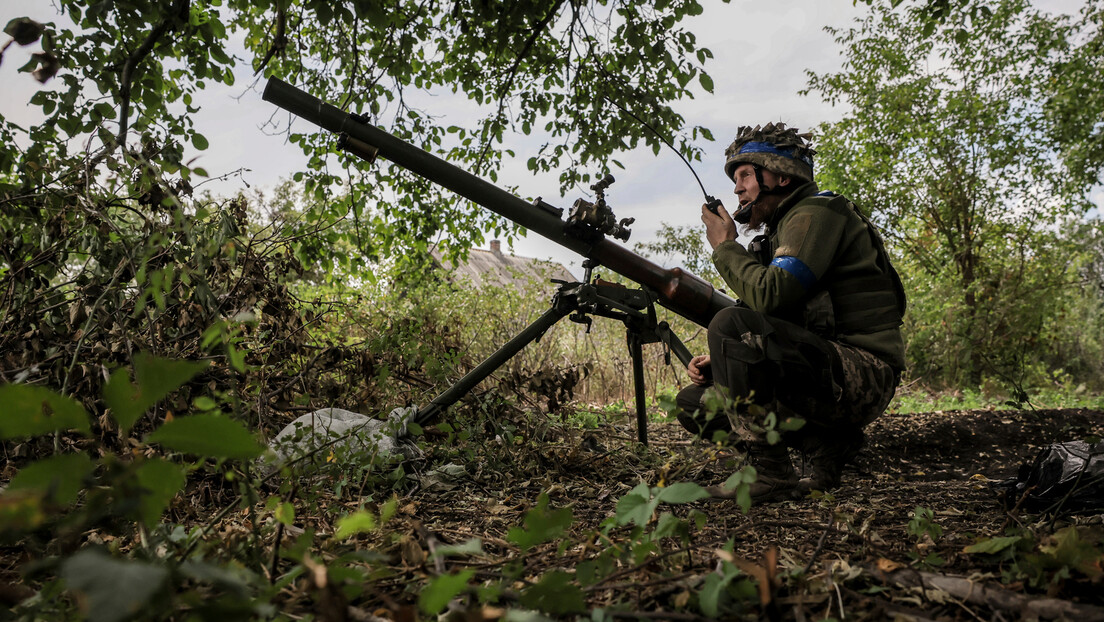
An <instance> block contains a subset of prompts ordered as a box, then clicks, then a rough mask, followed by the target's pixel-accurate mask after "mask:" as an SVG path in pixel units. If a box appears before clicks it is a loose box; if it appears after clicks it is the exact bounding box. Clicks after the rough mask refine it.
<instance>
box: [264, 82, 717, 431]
mask: <svg viewBox="0 0 1104 622" xmlns="http://www.w3.org/2000/svg"><path fill="white" fill-rule="evenodd" d="M263 97H264V99H265V100H266V101H269V102H272V103H273V104H276V105H277V106H279V107H280V108H283V109H285V110H287V111H288V112H290V113H292V114H294V115H296V116H298V117H301V118H303V119H305V120H307V121H310V122H311V123H314V124H315V125H318V126H319V127H321V128H323V129H325V130H329V131H330V132H334V133H336V134H338V136H339V137H338V141H337V146H338V148H340V149H342V150H344V151H346V152H348V153H350V154H352V155H354V156H357V157H359V158H361V159H363V160H365V161H366V162H369V163H371V162H373V161H374V160H375V159H376V158H377V157H379V156H382V157H384V158H386V159H387V160H390V161H391V162H393V163H395V164H398V165H399V166H401V167H403V168H405V169H407V170H409V171H411V172H412V173H414V174H416V175H420V176H422V177H424V178H426V179H428V180H429V181H432V182H433V183H435V184H437V185H439V186H441V187H444V188H447V189H449V190H451V191H453V192H455V193H456V194H458V195H460V196H462V197H464V198H466V199H468V200H469V201H472V202H473V203H476V204H478V205H481V206H483V207H485V208H487V209H489V210H491V211H492V212H494V213H496V214H498V215H500V216H502V217H504V218H508V219H510V220H512V221H513V222H515V223H517V224H518V225H520V226H522V227H525V228H526V229H528V230H529V231H533V232H535V233H538V234H540V235H542V236H544V237H546V238H548V239H549V240H552V241H553V242H555V243H557V244H559V245H560V246H563V247H564V248H567V249H568V250H571V251H573V252H575V253H578V254H579V255H582V256H583V257H585V258H586V260H585V261H584V262H583V268H584V270H585V276H584V277H583V280H582V281H581V282H574V283H568V282H565V281H555V282H556V283H557V284H558V285H559V287H558V289H557V290H556V293H555V295H554V296H553V298H552V305H551V308H550V309H548V311H546V312H545V313H544V314H543V315H541V316H540V317H539V318H537V319H536V320H535V321H533V323H532V324H530V325H529V326H528V327H526V328H525V329H524V330H522V331H521V332H520V333H518V334H517V335H516V336H515V337H514V338H512V339H510V341H508V342H507V343H506V344H505V345H503V346H502V347H500V348H499V349H498V351H496V352H495V353H494V354H492V355H491V356H490V357H489V358H487V360H485V361H483V362H482V363H480V364H479V365H478V366H476V367H475V369H473V370H472V371H470V372H469V373H468V374H467V375H465V376H464V377H463V378H461V379H460V380H459V381H457V382H456V383H455V384H454V385H452V386H451V387H449V388H448V389H446V390H445V391H444V392H443V393H441V394H440V395H438V396H437V397H435V398H433V401H431V402H430V403H429V404H428V405H427V406H426V407H424V408H421V409H419V410H418V411H417V413H416V414H415V415H414V417H413V421H415V422H416V423H419V424H425V423H428V422H430V421H432V420H434V419H435V418H437V417H438V416H439V415H441V414H442V413H443V412H444V410H445V409H447V408H448V407H449V406H451V405H452V404H454V403H456V402H457V401H458V400H459V399H460V398H462V397H463V396H464V395H466V394H467V393H468V392H469V391H471V390H472V389H474V388H475V386H476V385H477V384H479V383H480V382H481V381H482V380H483V379H484V378H486V377H487V376H489V375H491V374H492V373H494V371H495V370H497V369H498V368H499V367H501V366H502V365H503V364H505V363H506V361H508V360H509V359H510V358H511V357H513V356H514V355H515V354H517V353H518V352H520V351H521V350H522V349H523V348H524V347H525V346H526V345H528V344H529V343H531V342H533V341H536V340H537V339H539V338H540V337H541V336H542V335H543V334H544V333H545V332H546V331H547V330H548V329H549V328H551V327H552V326H553V325H554V324H555V323H556V322H558V321H560V320H561V319H563V318H565V317H568V318H569V319H571V320H572V321H575V322H580V323H583V324H586V325H587V326H588V328H589V325H590V323H591V318H590V316H591V315H597V316H602V317H609V318H613V319H616V320H620V321H621V322H623V323H624V324H625V327H626V332H627V340H628V347H629V354H630V357H631V358H632V365H633V384H634V389H635V392H636V417H637V436H638V438H639V440H640V442H641V443H647V442H648V428H647V419H646V415H645V403H644V364H643V350H642V346H643V345H644V344H646V343H663V344H665V346H666V347H667V348H668V361H669V360H670V358H669V354H670V353H672V352H673V353H674V354H675V356H676V357H677V358H678V360H679V361H680V362H681V363H682V364H683V365H686V364H688V363H689V362H690V359H691V358H692V357H691V356H690V352H689V350H687V348H686V346H685V345H684V344H683V343H682V341H680V340H679V338H678V337H677V336H676V335H675V334H674V333H673V332H671V328H670V326H669V325H668V324H667V322H660V321H657V318H656V311H655V305H656V304H659V305H660V306H663V307H666V308H668V309H670V310H672V311H674V312H675V313H677V314H679V315H681V316H682V317H685V318H687V319H689V320H691V321H693V322H695V323H697V324H699V325H701V326H708V325H709V321H710V320H711V319H712V318H713V316H714V315H716V313H717V312H718V311H720V310H721V309H723V308H725V307H729V306H732V305H735V304H736V301H735V300H733V299H732V298H729V297H728V296H726V295H724V294H722V293H721V292H718V291H716V289H714V287H713V286H712V285H711V284H710V283H708V282H707V281H705V280H702V279H700V278H698V277H696V276H694V275H693V274H690V273H689V272H686V271H685V270H682V269H681V268H670V269H667V268H663V267H661V266H658V265H656V264H654V263H652V262H651V261H648V260H647V259H645V258H643V257H641V256H640V255H637V254H636V253H634V252H632V251H630V250H628V249H626V248H625V247H623V246H621V245H619V244H617V243H616V242H614V241H613V240H611V239H610V238H611V237H612V238H615V239H619V240H622V241H627V240H628V238H629V235H630V233H631V231H630V230H629V228H628V226H629V225H630V224H632V222H633V219H631V218H630V219H623V220H621V221H618V220H617V219H616V217H615V216H614V215H613V211H612V210H611V209H610V207H609V205H608V204H607V203H606V199H605V192H606V190H607V189H608V188H609V186H610V184H612V183H613V181H614V179H613V177H612V176H610V175H607V176H606V177H605V178H603V179H602V180H601V181H599V182H598V183H596V184H594V185H593V186H591V189H592V190H594V192H595V200H594V201H593V202H592V201H587V200H585V199H579V200H577V201H575V204H574V205H573V206H572V208H571V211H570V212H569V213H568V216H567V219H566V220H563V219H562V217H563V210H562V209H560V208H557V207H553V206H552V205H549V204H548V203H546V202H545V201H543V200H542V199H541V198H540V197H538V198H537V199H536V200H534V201H533V202H532V203H530V202H528V201H525V200H524V199H521V198H519V197H517V196H515V195H513V194H510V193H509V192H506V191H505V190H502V189H501V188H498V187H497V186H495V185H493V184H491V183H489V182H487V181H485V180H483V179H481V178H479V177H477V176H475V175H472V174H471V173H468V172H467V171H464V170H462V169H460V168H458V167H456V166H454V165H452V164H449V163H448V162H446V161H444V160H442V159H441V158H438V157H437V156H435V155H433V154H430V153H428V152H426V151H424V150H422V149H419V148H418V147H415V146H414V145H411V144H410V143H408V142H406V141H404V140H402V139H400V138H398V137H396V136H393V135H392V134H389V133H387V132H385V131H383V130H381V129H379V128H378V127H375V126H373V125H372V124H370V123H368V122H367V121H366V120H365V119H364V118H362V117H360V116H358V115H353V114H349V113H347V112H344V111H342V110H340V109H339V108H337V107H336V106H333V105H330V104H328V103H326V102H324V101H322V100H320V99H318V98H317V97H314V96H313V95H311V94H309V93H306V92H305V91H303V90H301V89H299V88H296V87H294V86H292V85H290V84H288V83H286V82H283V81H281V80H279V79H276V78H271V79H269V81H268V84H267V85H266V86H265V90H264V95H263ZM708 198H711V197H708ZM607 236H608V237H607ZM599 266H605V267H606V268H608V269H610V270H612V271H614V272H616V273H618V274H620V275H622V276H624V277H626V278H628V279H630V280H632V281H635V282H636V283H639V284H640V285H641V287H640V288H639V289H633V288H627V287H623V286H621V285H617V284H613V283H608V282H605V281H602V280H601V279H598V278H596V277H594V269H595V268H597V267H599Z"/></svg>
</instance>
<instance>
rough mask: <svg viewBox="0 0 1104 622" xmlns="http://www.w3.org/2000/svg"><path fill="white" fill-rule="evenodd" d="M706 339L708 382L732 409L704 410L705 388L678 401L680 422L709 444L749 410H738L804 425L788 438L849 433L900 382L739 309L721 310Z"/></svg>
mask: <svg viewBox="0 0 1104 622" xmlns="http://www.w3.org/2000/svg"><path fill="white" fill-rule="evenodd" d="M708 337H709V355H710V371H711V372H712V378H713V381H714V383H715V384H716V386H717V388H719V389H720V393H721V394H722V395H724V396H726V397H727V398H731V399H732V400H735V401H734V402H732V403H734V404H735V407H734V408H728V409H726V411H725V412H717V411H716V409H711V408H706V407H705V406H704V403H705V402H707V401H709V400H707V399H705V393H706V391H708V390H710V389H711V387H707V386H699V385H690V386H688V387H686V388H684V389H683V390H682V391H680V392H679V394H678V397H677V399H676V403H677V405H678V413H677V414H678V419H679V422H680V423H682V425H683V427H685V428H686V429H687V430H689V431H690V432H692V433H694V434H697V435H700V436H702V437H703V438H706V439H707V440H711V439H712V438H713V436H714V434H715V432H717V431H725V432H731V431H732V430H733V428H734V426H733V422H732V418H733V417H735V418H737V419H738V418H739V417H741V416H742V415H741V413H746V412H748V411H749V410H750V409H748V408H746V407H745V408H741V407H740V404H745V405H746V404H756V405H759V406H762V407H763V409H765V410H766V411H769V412H774V413H776V414H777V415H778V417H779V419H785V418H787V417H800V418H802V419H803V420H804V421H805V426H804V427H803V428H802V429H801V431H800V432H799V433H797V434H791V435H788V436H790V437H795V438H790V439H788V440H799V439H800V437H804V436H808V435H824V434H827V435H830V436H835V435H837V434H840V435H849V434H853V433H855V432H858V431H860V430H861V429H862V428H863V427H864V426H866V425H867V424H869V423H870V422H871V421H873V420H874V419H876V418H877V417H878V416H879V415H881V414H882V413H883V412H884V411H885V409H886V407H887V406H888V405H889V401H890V400H891V399H892V398H893V394H894V392H895V391H896V389H897V384H898V382H899V374H898V373H897V371H896V370H894V369H893V367H891V366H890V365H889V364H888V363H886V362H885V361H883V360H881V359H880V358H878V357H877V356H875V355H874V354H871V353H870V352H868V351H866V350H863V349H861V348H856V347H853V346H848V345H846V344H843V343H840V342H837V341H832V340H829V339H825V338H823V337H821V336H819V335H817V334H815V333H813V332H811V331H809V330H806V329H805V328H803V327H801V326H798V325H796V324H793V323H791V322H787V321H785V320H781V319H778V318H774V317H771V316H768V315H764V314H762V313H759V312H757V311H753V310H752V309H749V308H747V307H743V306H736V307H729V308H726V309H723V310H722V311H721V312H719V313H718V314H717V315H716V316H715V317H714V318H713V321H712V322H710V324H709V333H708ZM788 444H793V443H788Z"/></svg>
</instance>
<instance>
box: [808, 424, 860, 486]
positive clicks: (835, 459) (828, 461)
mask: <svg viewBox="0 0 1104 622" xmlns="http://www.w3.org/2000/svg"><path fill="white" fill-rule="evenodd" d="M865 440H866V435H865V434H863V431H862V430H850V431H847V432H845V433H832V434H818V435H810V436H807V437H806V438H805V442H804V443H803V444H802V449H803V450H804V453H805V458H806V460H808V461H809V464H810V466H811V467H812V474H811V475H810V476H808V477H802V478H801V480H800V481H798V489H799V490H800V491H801V492H809V491H810V490H831V489H832V488H835V487H836V486H839V484H840V478H841V476H842V475H843V467H845V466H847V464H848V463H849V462H851V461H852V460H854V459H855V456H857V455H859V450H860V449H862V446H863V443H864V442H865Z"/></svg>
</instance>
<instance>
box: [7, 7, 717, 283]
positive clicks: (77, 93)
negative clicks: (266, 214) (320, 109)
mask: <svg viewBox="0 0 1104 622" xmlns="http://www.w3.org/2000/svg"><path fill="white" fill-rule="evenodd" d="M59 5H60V8H61V9H62V11H64V13H65V15H66V16H67V18H68V19H69V20H71V22H72V23H73V24H76V26H77V27H75V28H69V27H64V26H58V25H56V24H54V23H50V22H46V23H43V24H39V22H40V21H43V22H44V21H45V20H44V19H43V16H40V15H32V16H28V18H26V19H23V20H13V22H12V23H11V24H9V32H10V33H13V35H16V34H18V36H16V37H15V38H16V42H17V43H20V44H27V43H31V42H33V41H34V40H35V39H39V38H41V42H42V47H43V51H42V53H41V54H39V55H38V56H36V59H35V60H34V61H32V63H30V64H29V65H28V66H27V67H25V68H24V69H25V70H27V71H32V70H34V71H36V73H35V75H36V77H38V78H39V79H40V80H43V81H45V80H48V79H49V78H50V77H51V76H52V75H53V74H54V73H55V72H56V74H57V77H56V78H54V80H56V81H59V82H60V83H61V84H60V88H56V89H54V88H50V89H43V90H41V91H39V92H38V93H36V94H35V95H34V97H33V98H32V100H31V103H32V104H34V105H36V106H38V107H40V108H41V111H42V113H43V122H42V123H39V124H36V125H34V126H32V127H29V128H20V127H15V126H14V125H12V124H10V123H7V122H3V123H2V125H0V133H2V136H0V137H2V138H3V139H4V140H3V146H2V147H0V194H2V195H3V197H4V198H3V199H2V200H5V201H8V202H10V201H12V200H13V197H15V196H21V197H26V196H27V195H31V194H37V193H43V192H44V191H49V192H53V193H58V192H61V193H64V192H67V191H70V190H72V189H73V188H74V185H75V184H77V183H84V184H87V185H88V186H89V187H88V188H87V190H88V191H92V190H94V191H95V192H96V193H98V194H100V195H102V196H110V197H120V198H122V199H123V200H128V199H129V200H135V199H138V198H140V197H143V196H145V197H146V198H147V199H151V200H156V201H158V202H159V201H161V200H164V201H168V202H170V203H171V202H173V201H176V200H178V199H179V197H180V195H181V193H182V192H184V193H186V192H187V190H188V189H190V187H191V185H192V184H193V183H194V180H195V178H196V176H202V175H204V174H206V173H207V172H206V171H200V170H194V171H193V170H189V169H188V167H187V165H186V163H185V162H184V161H183V157H184V146H185V145H189V144H190V145H191V146H192V147H194V148H195V149H198V150H203V149H205V148H206V147H207V144H208V141H207V139H206V138H205V137H204V136H203V134H202V128H197V127H195V126H194V125H193V122H192V118H191V115H192V113H194V112H196V110H197V109H196V107H195V99H196V97H195V95H196V93H197V91H199V90H202V89H203V88H205V86H206V85H208V84H210V83H222V84H233V82H234V79H235V68H236V66H237V63H238V61H243V60H244V61H245V62H246V63H248V65H249V66H250V67H251V68H252V70H253V71H254V72H255V75H257V76H258V77H260V76H277V77H280V78H282V79H284V80H286V81H289V82H291V83H294V84H297V85H299V86H301V87H303V88H306V89H307V90H309V91H311V92H312V93H313V94H315V95H317V96H319V97H321V98H322V99H324V100H327V101H331V102H334V103H335V104H338V105H340V106H341V107H342V108H344V109H346V110H349V111H350V112H354V113H359V114H364V115H366V116H367V118H368V119H369V120H370V121H371V122H373V123H376V124H378V125H381V126H382V127H384V128H385V129H388V130H389V131H391V132H393V133H395V134H397V135H398V136H400V137H402V138H404V139H407V140H410V141H411V142H413V143H415V144H417V145H419V146H422V147H423V148H426V149H427V150H430V151H434V152H437V153H440V154H442V155H443V156H444V157H445V158H447V159H448V160H450V161H452V162H454V163H457V164H458V165H460V166H464V167H466V168H469V169H470V170H472V171H473V172H475V173H477V174H480V175H484V176H487V177H490V178H491V179H492V180H494V179H495V178H496V176H497V171H498V169H499V165H500V162H501V159H502V158H503V157H507V156H513V155H514V154H513V153H509V152H504V151H503V150H502V144H503V137H504V135H506V134H507V133H510V132H521V133H523V134H536V135H539V136H541V137H543V138H544V143H543V146H542V147H541V148H540V150H539V151H538V152H537V153H536V154H535V155H534V156H533V157H532V158H530V159H529V161H528V165H529V168H530V169H532V170H534V171H557V172H559V174H560V180H561V183H562V186H563V187H564V188H565V189H566V188H568V187H572V186H575V185H577V184H580V183H583V182H587V181H589V178H590V173H591V172H598V171H599V170H603V171H604V170H606V169H607V168H608V165H609V164H611V162H612V157H613V155H614V154H615V153H617V152H618V151H623V150H627V149H631V148H633V147H635V146H637V145H639V144H640V143H641V141H643V142H644V143H645V144H648V145H651V146H652V147H653V148H654V149H655V150H657V151H658V150H659V148H660V143H659V141H658V140H657V138H656V137H655V136H654V135H653V134H652V133H651V130H649V129H647V128H646V127H644V126H643V125H642V124H641V123H639V122H638V121H636V120H635V119H633V118H632V117H631V115H629V114H626V113H625V112H623V111H624V110H627V111H630V112H631V114H632V115H636V116H638V117H640V118H642V119H646V120H647V121H648V122H649V123H650V124H651V125H653V126H654V127H656V128H657V129H658V130H659V131H660V132H661V133H662V134H664V135H677V134H680V133H681V132H682V130H683V129H684V124H685V121H684V119H683V118H682V117H681V116H680V115H679V114H677V113H676V112H675V111H674V110H673V109H672V108H671V103H672V102H674V101H676V100H679V99H682V98H685V97H692V96H693V94H694V91H695V90H698V89H704V90H705V91H711V90H712V81H711V79H710V77H709V76H708V74H706V73H705V71H704V69H703V67H704V64H705V62H706V61H707V60H708V59H709V58H710V57H711V56H712V54H711V53H710V52H709V50H707V49H704V48H700V47H699V46H698V45H697V41H696V38H695V36H694V35H693V34H692V33H691V32H689V31H688V30H687V29H686V28H685V27H684V25H683V24H684V22H685V21H686V19H687V18H689V17H692V16H694V15H698V14H700V13H701V12H702V8H701V6H700V5H699V4H698V2H697V1H696V0H664V1H660V2H650V1H648V2H646V1H644V0H595V1H591V2H587V1H584V0H552V1H549V0H529V1H523V2H508V3H502V2H485V1H483V0H471V1H467V0H460V1H458V2H451V1H450V2H436V1H434V2H421V1H418V2H415V1H412V0H387V1H385V2H376V1H371V2H368V1H364V0H343V1H339V2H333V1H330V0H325V1H323V0H280V1H272V0H269V1H264V0H262V1H260V2H253V1H248V2H247V1H245V0H226V1H225V2H217V1H214V2H212V1H204V0H173V1H172V2H154V1H152V0H128V1H126V2H112V3H107V2H101V3H83V2H72V1H69V0H62V1H61V2H59ZM36 20H37V21H36ZM242 46H244V49H245V56H246V58H244V59H243V58H238V57H236V53H235V52H234V50H240V49H241V47H242ZM442 93H457V94H461V95H463V96H464V97H466V98H467V99H468V100H470V101H472V102H474V103H475V104H476V106H477V107H478V110H479V114H477V115H476V116H475V117H474V120H473V121H471V122H470V123H467V124H464V125H456V124H447V125H446V124H445V123H444V122H442V121H441V120H440V119H439V118H437V117H434V116H433V115H432V114H431V111H426V110H422V109H420V108H419V107H418V101H419V95H420V94H442ZM437 112H440V111H437ZM262 114H263V112H262ZM2 121H3V120H2V119H0V122H2ZM273 123H274V125H275V126H278V127H280V128H282V129H286V125H285V124H284V118H282V117H280V116H279V115H274V116H273ZM302 127H303V126H302V125H299V126H295V127H293V128H291V132H290V136H289V137H290V140H291V141H292V142H294V143H297V144H299V145H300V146H302V148H303V151H304V153H305V154H306V155H307V156H308V157H309V170H308V171H305V172H304V173H303V175H302V181H304V182H305V184H306V186H307V188H308V190H309V191H310V192H312V193H314V194H315V195H316V198H318V199H320V202H319V203H320V204H321V205H325V207H324V208H322V213H321V214H319V215H318V217H319V218H321V219H323V220H328V221H338V220H340V219H343V218H346V217H349V216H351V217H352V220H353V221H354V223H355V227H351V228H349V232H347V233H343V235H345V236H346V237H347V238H348V239H349V240H350V241H351V242H353V246H354V247H356V248H359V249H360V250H361V252H363V254H364V255H366V256H368V257H370V258H372V257H379V256H385V255H389V254H391V253H393V252H395V251H397V250H400V249H409V248H411V247H415V248H418V247H424V245H425V244H426V243H427V241H430V240H433V239H434V238H435V237H439V236H441V235H442V234H447V235H446V238H447V239H448V240H451V241H453V242H456V243H457V244H458V245H460V246H463V245H465V244H467V243H471V242H479V241H481V233H480V230H482V229H493V230H495V232H496V234H499V233H503V232H506V233H514V232H516V231H515V229H514V228H513V227H512V226H511V225H510V224H509V223H506V222H504V221H502V220H501V219H499V218H498V217H495V216H493V215H490V214H487V213H486V212H485V211H484V210H479V209H472V208H470V206H465V205H461V204H460V202H459V201H458V200H456V199H455V198H454V197H452V196H450V195H449V194H448V193H446V192H441V191H440V190H439V189H437V188H433V187H430V186H429V184H427V183H425V182H424V181H422V180H418V179H412V178H411V177H410V175H409V174H407V173H405V172H403V171H399V170H396V169H391V168H388V167H386V166H379V167H377V168H375V169H372V170H363V169H364V168H365V167H361V166H358V167H357V168H356V169H355V170H352V169H351V170H347V171H342V170H341V168H340V167H335V166H334V162H333V160H332V159H330V158H327V154H329V153H331V152H332V151H333V142H332V137H329V136H325V135H320V134H318V133H316V132H315V130H314V128H308V129H306V130H302V131H303V133H299V131H300V130H301V128H302ZM703 134H704V135H705V136H706V137H709V135H708V131H707V130H706V129H704V128H699V127H694V128H690V131H689V136H688V135H686V134H681V136H682V137H681V138H680V139H679V140H677V141H676V142H677V144H678V146H679V148H680V149H681V150H682V151H684V152H685V153H686V154H688V155H690V156H691V157H700V156H699V154H698V153H697V152H696V151H695V149H694V148H693V147H692V145H691V143H690V141H691V140H692V139H693V138H696V137H697V136H700V135H703ZM614 163H615V162H614ZM81 176H83V181H81ZM336 230H337V231H344V230H343V229H342V228H340V227H338V228H337V229H336ZM351 263H353V262H351Z"/></svg>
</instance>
